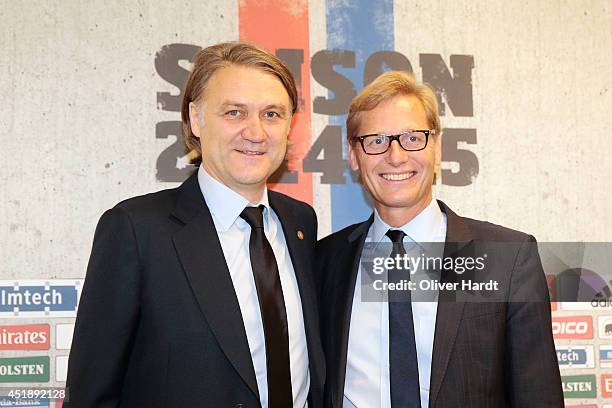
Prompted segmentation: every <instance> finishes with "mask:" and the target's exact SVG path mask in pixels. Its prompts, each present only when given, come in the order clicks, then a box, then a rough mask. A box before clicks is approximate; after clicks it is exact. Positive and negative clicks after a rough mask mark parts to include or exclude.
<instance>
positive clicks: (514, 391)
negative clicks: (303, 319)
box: [317, 72, 563, 408]
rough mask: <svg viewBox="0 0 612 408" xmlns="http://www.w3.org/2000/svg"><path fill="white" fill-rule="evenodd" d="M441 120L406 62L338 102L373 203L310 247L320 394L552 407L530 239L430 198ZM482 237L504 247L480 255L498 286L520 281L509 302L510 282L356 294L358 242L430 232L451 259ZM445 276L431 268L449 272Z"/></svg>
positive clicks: (551, 368) (369, 400)
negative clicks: (483, 291) (493, 287)
mask: <svg viewBox="0 0 612 408" xmlns="http://www.w3.org/2000/svg"><path fill="white" fill-rule="evenodd" d="M441 131H442V129H441V125H440V119H439V117H438V107H437V101H436V97H435V95H434V93H433V92H432V90H431V89H430V88H429V87H428V86H427V85H424V84H421V83H418V82H416V81H415V79H414V77H413V75H411V74H409V73H405V72H387V73H384V74H382V75H381V76H380V77H378V78H377V79H376V80H374V81H373V82H372V83H371V84H369V85H368V86H366V87H365V88H364V89H363V90H362V91H361V92H360V93H359V95H357V96H356V97H355V98H354V99H353V101H352V103H351V105H350V108H349V114H348V118H347V139H348V145H349V159H350V165H351V168H352V169H353V170H354V171H359V173H360V175H361V180H362V183H363V185H364V188H365V189H366V190H367V191H368V192H369V193H370V195H371V196H372V199H373V201H374V207H375V210H374V214H372V216H371V217H370V219H369V220H367V221H365V222H362V223H359V224H355V225H352V226H350V227H347V228H345V229H344V230H341V231H339V232H337V233H334V234H332V235H331V236H329V237H327V238H325V239H323V240H321V241H320V242H319V243H318V246H317V281H318V288H319V291H320V297H319V298H320V301H321V304H320V310H321V335H322V339H323V348H324V350H325V354H326V357H327V362H328V364H327V379H326V385H325V402H326V404H327V406H333V407H344V408H352V407H359V408H361V407H368V408H375V407H393V408H410V407H413V408H414V407H422V408H426V407H457V408H464V407H478V408H481V407H521V408H524V407H538V408H540V407H562V406H563V395H562V390H561V381H560V376H559V369H558V365H557V359H556V354H555V348H554V344H553V339H552V333H551V318H550V305H549V303H548V291H547V286H546V280H545V277H544V273H543V271H542V266H541V264H540V260H539V256H538V254H537V251H536V250H535V245H533V244H534V243H535V239H534V238H533V237H532V236H530V235H527V234H524V233H521V232H518V231H513V230H510V229H507V228H504V227H501V226H498V225H494V224H490V223H486V222H482V221H477V220H472V219H468V218H464V217H461V216H458V215H457V214H455V213H454V212H453V211H452V210H451V209H450V208H449V207H448V206H447V205H446V204H444V203H443V202H441V201H436V200H434V199H433V194H432V185H433V181H434V173H435V169H436V167H437V166H438V165H439V163H440V159H441V140H440V136H441ZM493 241H497V242H503V243H504V250H503V251H496V253H495V258H496V259H495V260H490V259H489V260H488V261H490V262H494V268H492V273H494V275H495V277H496V278H497V280H499V281H500V282H502V283H503V284H504V285H502V287H503V288H512V290H519V291H520V290H522V289H521V288H529V290H530V292H529V293H531V294H533V298H532V299H531V301H529V302H522V301H517V300H518V299H517V298H515V297H514V292H508V293H507V294H506V295H507V297H508V298H509V301H508V302H488V303H468V302H453V301H451V300H452V299H453V298H454V296H455V295H457V294H458V293H450V292H444V293H439V297H437V298H436V301H434V302H431V301H430V302H416V301H414V299H412V301H410V298H408V301H391V298H392V296H395V295H394V294H393V293H389V295H388V296H389V301H383V302H372V301H367V300H365V299H364V297H363V296H362V295H363V293H362V284H361V282H362V277H363V275H364V274H365V273H368V272H371V271H365V270H364V268H363V266H360V265H362V262H360V259H361V260H363V256H364V252H363V248H364V244H365V243H366V242H375V243H376V242H392V243H393V252H392V253H391V254H390V256H391V257H394V256H397V255H402V254H405V253H406V250H405V249H404V243H408V242H416V243H430V242H441V243H444V257H445V258H446V257H451V258H453V257H454V258H455V259H459V257H463V256H464V255H465V254H466V253H467V254H469V253H470V251H471V250H472V249H473V248H474V246H478V245H485V246H486V245H489V243H491V242H493ZM506 243H508V244H506ZM510 243H512V244H510ZM529 244H531V245H529ZM499 252H502V253H499ZM392 272H394V271H391V272H389V279H390V280H391V279H392V278H391V277H392ZM452 275H453V272H452V271H451V273H449V274H447V275H442V276H441V278H442V280H443V281H448V282H451V281H452V280H453V276H452ZM454 278H457V276H455V277H454ZM408 293H409V292H408ZM449 296H450V298H449ZM521 300H524V299H521Z"/></svg>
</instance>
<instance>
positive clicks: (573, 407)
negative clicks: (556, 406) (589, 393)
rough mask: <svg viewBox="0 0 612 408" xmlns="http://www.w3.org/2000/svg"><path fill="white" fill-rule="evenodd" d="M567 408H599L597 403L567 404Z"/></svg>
mask: <svg viewBox="0 0 612 408" xmlns="http://www.w3.org/2000/svg"><path fill="white" fill-rule="evenodd" d="M565 408H598V407H597V404H586V405H585V404H580V405H566V406H565Z"/></svg>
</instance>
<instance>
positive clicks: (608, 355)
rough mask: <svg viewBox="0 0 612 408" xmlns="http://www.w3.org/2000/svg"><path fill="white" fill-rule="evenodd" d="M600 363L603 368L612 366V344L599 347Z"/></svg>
mask: <svg viewBox="0 0 612 408" xmlns="http://www.w3.org/2000/svg"><path fill="white" fill-rule="evenodd" d="M599 365H600V366H601V367H602V368H609V367H612V346H600V347H599Z"/></svg>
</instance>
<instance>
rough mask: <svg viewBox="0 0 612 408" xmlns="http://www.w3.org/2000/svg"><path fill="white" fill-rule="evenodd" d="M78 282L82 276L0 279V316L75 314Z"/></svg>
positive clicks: (79, 288) (58, 315) (78, 289)
mask: <svg viewBox="0 0 612 408" xmlns="http://www.w3.org/2000/svg"><path fill="white" fill-rule="evenodd" d="M82 285H83V280H82V279H75V280H57V279H55V280H47V281H43V280H27V281H0V318H3V317H17V318H18V317H75V316H76V308H77V302H78V300H79V296H80V293H81V287H82Z"/></svg>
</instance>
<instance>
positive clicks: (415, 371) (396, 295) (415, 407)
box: [386, 230, 421, 408]
mask: <svg viewBox="0 0 612 408" xmlns="http://www.w3.org/2000/svg"><path fill="white" fill-rule="evenodd" d="M386 235H387V236H388V237H389V238H390V239H391V242H393V250H392V251H391V255H390V256H391V257H392V258H395V256H396V255H400V256H402V255H404V254H406V250H405V249H404V245H403V240H404V237H405V236H406V234H405V233H404V231H401V230H389V231H387V234H386ZM402 272H404V271H403V270H395V269H390V270H389V271H388V281H389V282H390V283H391V282H399V281H400V280H401V279H402V278H405V279H406V278H407V279H410V274H409V273H408V272H407V271H406V273H402ZM388 298H389V374H390V382H391V384H390V385H391V407H392V408H419V407H420V406H421V398H420V391H419V365H418V361H417V351H416V342H415V340H414V323H413V321H412V304H411V296H410V291H409V290H405V291H391V290H390V291H389V292H388Z"/></svg>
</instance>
